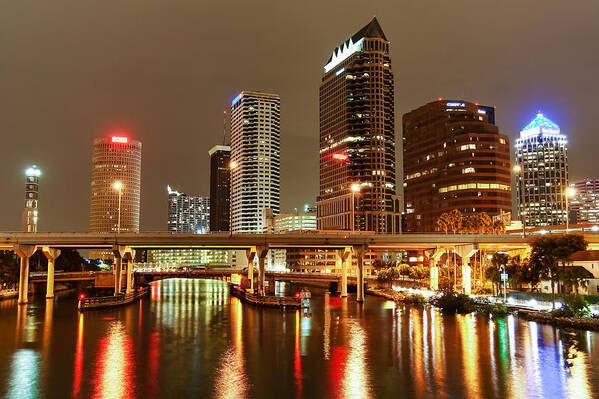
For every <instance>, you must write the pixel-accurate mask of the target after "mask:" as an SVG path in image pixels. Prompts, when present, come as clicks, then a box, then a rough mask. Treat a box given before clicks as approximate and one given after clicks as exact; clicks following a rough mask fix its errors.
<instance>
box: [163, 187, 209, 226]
mask: <svg viewBox="0 0 599 399" xmlns="http://www.w3.org/2000/svg"><path fill="white" fill-rule="evenodd" d="M166 189H167V192H168V231H169V232H171V233H193V234H206V233H208V232H209V231H210V198H209V197H202V196H199V195H187V194H185V193H180V192H178V191H175V190H173V189H171V187H170V186H167V187H166Z"/></svg>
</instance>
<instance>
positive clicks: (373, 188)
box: [317, 18, 401, 233]
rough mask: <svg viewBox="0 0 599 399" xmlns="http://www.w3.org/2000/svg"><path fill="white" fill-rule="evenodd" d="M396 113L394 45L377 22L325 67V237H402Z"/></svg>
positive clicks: (321, 222)
mask: <svg viewBox="0 0 599 399" xmlns="http://www.w3.org/2000/svg"><path fill="white" fill-rule="evenodd" d="M394 112H395V108H394V86H393V71H392V70H391V58H390V57H389V41H388V40H387V38H386V37H385V34H384V33H383V30H382V29H381V26H380V25H379V23H378V21H377V20H376V18H374V19H373V20H372V21H371V22H370V23H369V24H368V25H366V26H365V27H363V28H362V29H360V30H359V31H358V32H357V33H356V34H355V35H353V36H352V37H350V38H349V39H348V40H347V41H345V42H343V43H342V44H341V45H340V46H339V47H338V48H336V49H335V50H333V53H332V55H331V57H330V58H329V60H328V61H327V63H326V65H325V66H324V75H323V77H322V82H321V84H320V190H319V197H318V201H317V208H318V215H317V219H318V229H319V230H329V229H342V230H351V229H355V230H368V231H375V232H378V233H398V232H400V230H401V225H400V223H401V210H400V201H399V197H398V196H397V195H396V192H397V187H396V179H395V116H394ZM352 187H353V189H352ZM352 190H353V191H352ZM352 219H353V220H352Z"/></svg>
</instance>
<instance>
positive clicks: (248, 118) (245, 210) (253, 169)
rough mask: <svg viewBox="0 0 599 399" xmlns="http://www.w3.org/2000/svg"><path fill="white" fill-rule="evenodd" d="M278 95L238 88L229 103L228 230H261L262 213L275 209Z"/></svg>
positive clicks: (278, 156)
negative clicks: (237, 93)
mask: <svg viewBox="0 0 599 399" xmlns="http://www.w3.org/2000/svg"><path fill="white" fill-rule="evenodd" d="M280 140H281V127H280V98H279V96H278V95H276V94H269V93H261V92H254V91H242V92H241V93H240V94H239V95H238V96H237V97H235V98H234V99H233V102H232V103H231V161H230V164H229V166H230V169H231V222H232V226H231V230H232V231H233V232H235V233H261V232H262V213H263V210H264V209H267V208H270V209H272V210H273V212H274V214H275V215H276V214H278V213H279V203H280V168H281V144H280Z"/></svg>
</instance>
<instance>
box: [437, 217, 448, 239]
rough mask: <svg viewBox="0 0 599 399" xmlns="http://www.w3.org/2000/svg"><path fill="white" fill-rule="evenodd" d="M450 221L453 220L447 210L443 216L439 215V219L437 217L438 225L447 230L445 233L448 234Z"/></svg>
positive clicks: (442, 229) (440, 228) (444, 230)
mask: <svg viewBox="0 0 599 399" xmlns="http://www.w3.org/2000/svg"><path fill="white" fill-rule="evenodd" d="M450 223H451V221H450V217H449V213H447V212H443V213H442V214H441V216H439V219H437V226H438V227H439V230H441V231H443V232H445V234H447V232H448V231H449V225H450Z"/></svg>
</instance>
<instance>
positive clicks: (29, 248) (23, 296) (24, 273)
mask: <svg viewBox="0 0 599 399" xmlns="http://www.w3.org/2000/svg"><path fill="white" fill-rule="evenodd" d="M14 250H15V252H16V253H17V255H18V256H19V258H21V266H20V270H19V304H25V303H27V302H28V296H29V258H31V255H33V254H34V253H35V251H36V250H37V246H35V245H20V244H16V245H15V246H14Z"/></svg>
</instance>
